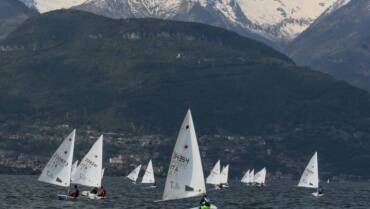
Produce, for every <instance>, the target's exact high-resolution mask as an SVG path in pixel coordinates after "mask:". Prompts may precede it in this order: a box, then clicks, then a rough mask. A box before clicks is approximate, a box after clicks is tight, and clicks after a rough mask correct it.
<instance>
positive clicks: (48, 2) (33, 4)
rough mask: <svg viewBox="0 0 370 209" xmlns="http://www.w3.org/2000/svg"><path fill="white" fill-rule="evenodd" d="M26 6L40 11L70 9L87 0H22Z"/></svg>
mask: <svg viewBox="0 0 370 209" xmlns="http://www.w3.org/2000/svg"><path fill="white" fill-rule="evenodd" d="M20 1H21V2H23V3H24V4H25V5H26V6H28V7H30V8H35V9H37V10H38V11H39V12H40V13H44V12H48V11H52V10H57V9H68V8H71V7H73V6H77V5H80V4H82V3H84V2H85V1H86V0H20Z"/></svg>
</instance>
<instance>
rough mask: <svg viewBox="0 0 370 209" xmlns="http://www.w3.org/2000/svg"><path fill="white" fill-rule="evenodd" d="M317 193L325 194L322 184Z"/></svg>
mask: <svg viewBox="0 0 370 209" xmlns="http://www.w3.org/2000/svg"><path fill="white" fill-rule="evenodd" d="M317 194H319V195H322V194H324V189H323V188H322V187H321V186H319V187H317Z"/></svg>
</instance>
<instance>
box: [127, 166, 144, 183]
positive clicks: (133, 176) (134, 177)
mask: <svg viewBox="0 0 370 209" xmlns="http://www.w3.org/2000/svg"><path fill="white" fill-rule="evenodd" d="M140 169H141V165H139V166H138V167H136V168H135V169H134V170H133V171H131V173H130V174H128V175H127V178H128V179H130V180H131V181H133V182H136V180H137V178H138V177H139V173H140Z"/></svg>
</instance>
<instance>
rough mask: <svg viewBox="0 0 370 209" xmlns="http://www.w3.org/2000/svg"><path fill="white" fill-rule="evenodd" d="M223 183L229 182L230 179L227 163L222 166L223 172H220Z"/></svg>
mask: <svg viewBox="0 0 370 209" xmlns="http://www.w3.org/2000/svg"><path fill="white" fill-rule="evenodd" d="M220 179H221V182H220V183H221V184H227V182H228V179H229V165H226V166H224V167H223V168H222V171H221V174H220Z"/></svg>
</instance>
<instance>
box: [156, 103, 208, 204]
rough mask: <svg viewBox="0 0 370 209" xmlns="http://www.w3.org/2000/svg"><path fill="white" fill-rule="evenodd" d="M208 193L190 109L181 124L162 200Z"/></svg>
mask: <svg viewBox="0 0 370 209" xmlns="http://www.w3.org/2000/svg"><path fill="white" fill-rule="evenodd" d="M203 193H206V187H205V182H204V176H203V167H202V161H201V158H200V152H199V147H198V142H197V137H196V134H195V128H194V123H193V119H192V116H191V112H190V110H189V111H188V112H187V114H186V117H185V119H184V121H183V123H182V125H181V128H180V131H179V134H178V137H177V141H176V145H175V148H174V151H173V153H172V157H171V163H170V166H169V169H168V174H167V179H166V185H165V189H164V193H163V197H162V200H174V199H183V198H188V197H195V196H199V195H201V194H203Z"/></svg>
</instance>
